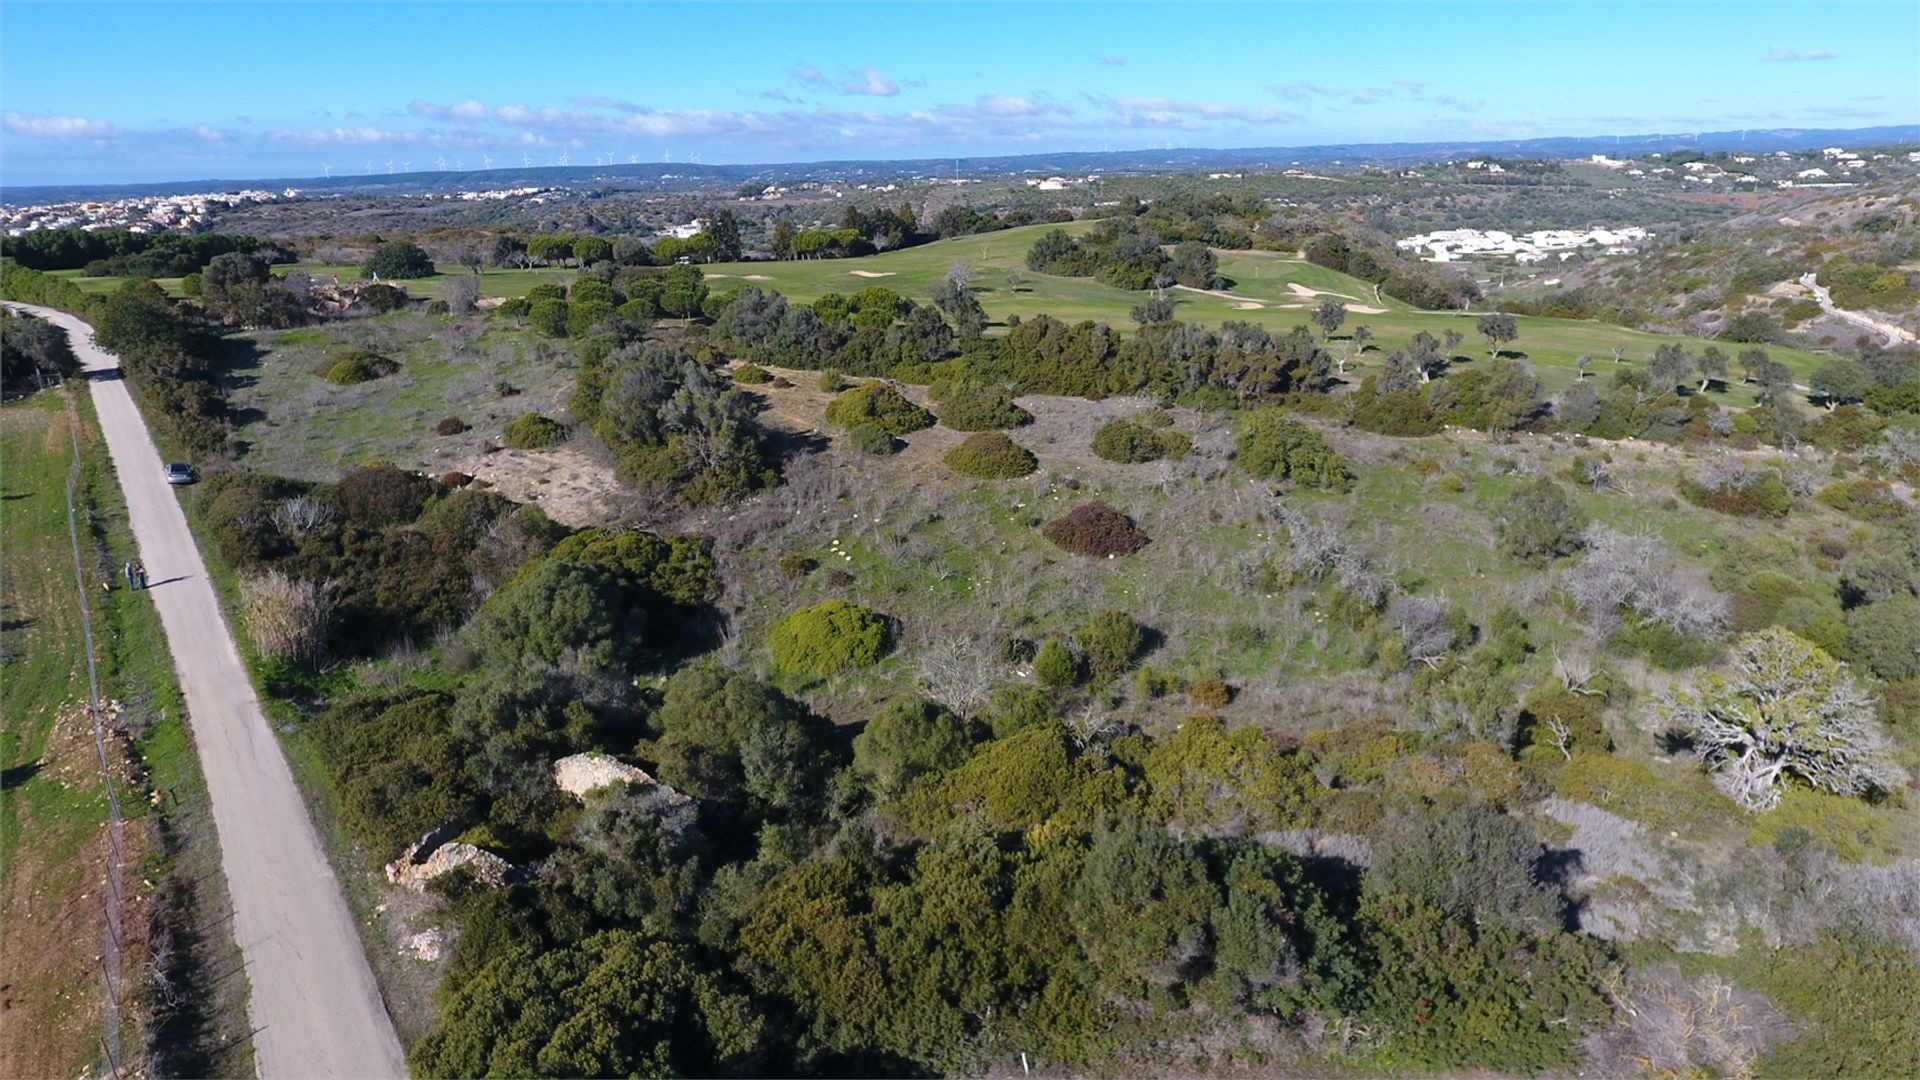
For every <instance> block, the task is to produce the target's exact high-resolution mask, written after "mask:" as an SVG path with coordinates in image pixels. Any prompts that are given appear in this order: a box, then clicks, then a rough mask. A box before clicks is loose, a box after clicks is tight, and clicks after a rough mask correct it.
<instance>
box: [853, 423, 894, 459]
mask: <svg viewBox="0 0 1920 1080" xmlns="http://www.w3.org/2000/svg"><path fill="white" fill-rule="evenodd" d="M847 442H848V443H849V444H850V445H851V446H852V447H853V448H854V449H855V450H858V451H860V452H861V453H863V454H872V455H874V456H875V457H885V456H887V455H888V454H897V453H899V452H900V451H901V450H902V449H904V448H905V447H906V445H907V444H906V443H903V442H901V441H900V440H899V439H896V438H894V437H893V436H892V435H889V434H888V433H887V429H886V428H883V427H881V426H880V425H879V424H872V423H866V424H855V425H854V426H853V427H852V428H851V429H849V430H848V431H847Z"/></svg>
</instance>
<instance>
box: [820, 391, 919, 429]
mask: <svg viewBox="0 0 1920 1080" xmlns="http://www.w3.org/2000/svg"><path fill="white" fill-rule="evenodd" d="M827 423H829V424H832V425H834V426H835V427H841V428H846V429H847V430H849V431H851V430H852V429H854V428H855V427H858V426H859V425H861V424H878V425H879V426H880V428H881V429H882V430H883V431H885V432H886V433H887V434H889V435H905V434H906V433H907V432H909V431H919V430H920V429H921V428H929V427H932V426H933V414H932V413H930V412H928V411H927V410H925V409H923V408H921V407H920V406H918V405H915V404H914V403H913V402H911V401H908V400H907V398H906V395H904V394H902V393H901V392H900V391H898V390H895V389H894V388H893V387H891V386H888V385H887V384H886V383H882V382H870V383H863V384H862V385H860V386H856V387H854V388H853V389H851V390H848V391H846V392H845V393H842V394H841V395H840V396H838V397H836V398H834V399H833V400H832V401H830V402H828V403H827Z"/></svg>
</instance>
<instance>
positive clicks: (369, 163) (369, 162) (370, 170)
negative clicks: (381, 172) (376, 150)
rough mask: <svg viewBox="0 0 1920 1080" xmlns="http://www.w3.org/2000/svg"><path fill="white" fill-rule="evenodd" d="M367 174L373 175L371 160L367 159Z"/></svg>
mask: <svg viewBox="0 0 1920 1080" xmlns="http://www.w3.org/2000/svg"><path fill="white" fill-rule="evenodd" d="M367 175H368V176H372V175H373V162H372V160H368V162H367Z"/></svg>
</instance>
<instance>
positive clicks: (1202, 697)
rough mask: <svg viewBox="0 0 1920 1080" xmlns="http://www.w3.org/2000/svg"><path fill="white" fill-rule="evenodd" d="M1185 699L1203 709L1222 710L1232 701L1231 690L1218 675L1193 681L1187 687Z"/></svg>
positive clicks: (1225, 681)
mask: <svg viewBox="0 0 1920 1080" xmlns="http://www.w3.org/2000/svg"><path fill="white" fill-rule="evenodd" d="M1187 697H1188V699H1190V700H1191V701H1192V702H1193V703H1194V704H1195V705H1198V706H1200V707H1201V708H1203V709H1224V708H1226V707H1227V703H1228V702H1230V701H1232V700H1233V688H1232V687H1230V686H1228V685H1227V680H1225V679H1223V678H1221V677H1220V676H1218V675H1209V676H1207V677H1206V678H1204V679H1195V680H1194V681H1193V683H1192V684H1191V685H1189V686H1188V687H1187Z"/></svg>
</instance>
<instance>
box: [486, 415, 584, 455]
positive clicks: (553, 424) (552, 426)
mask: <svg viewBox="0 0 1920 1080" xmlns="http://www.w3.org/2000/svg"><path fill="white" fill-rule="evenodd" d="M566 437H567V425H565V424H563V423H561V422H560V421H558V420H553V419H549V418H548V417H545V416H541V415H540V414H539V413H531V412H530V413H521V414H520V415H519V416H518V417H517V418H516V419H515V420H514V421H513V422H512V423H510V424H508V425H507V428H506V430H505V431H502V432H501V433H500V441H501V442H503V443H505V444H507V445H508V446H511V447H513V448H514V449H515V450H544V449H546V448H547V447H549V446H554V445H557V444H558V443H561V442H563V441H565V440H566Z"/></svg>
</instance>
